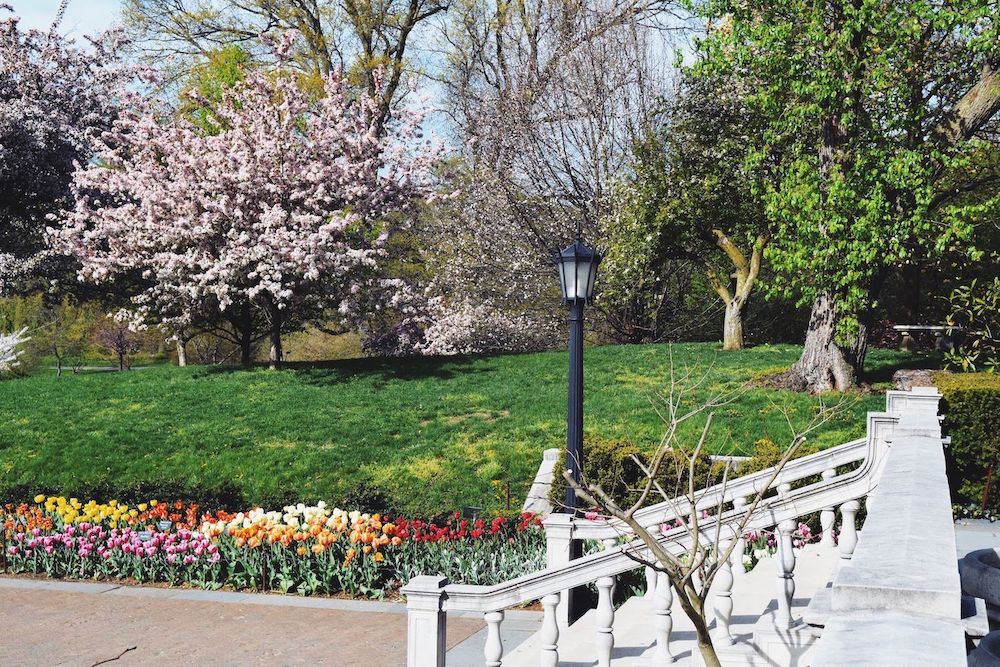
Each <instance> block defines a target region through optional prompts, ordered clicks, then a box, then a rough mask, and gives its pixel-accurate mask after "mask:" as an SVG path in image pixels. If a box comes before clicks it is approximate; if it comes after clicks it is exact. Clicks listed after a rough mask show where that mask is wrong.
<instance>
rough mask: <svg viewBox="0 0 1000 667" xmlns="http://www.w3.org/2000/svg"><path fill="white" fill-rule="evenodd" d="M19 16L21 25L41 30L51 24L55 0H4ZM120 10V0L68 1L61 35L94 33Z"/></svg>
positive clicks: (115, 16)
mask: <svg viewBox="0 0 1000 667" xmlns="http://www.w3.org/2000/svg"><path fill="white" fill-rule="evenodd" d="M5 2H6V3H7V4H9V5H11V6H12V7H14V13H15V14H16V15H17V16H19V17H21V27H23V28H38V29H40V30H44V29H46V28H48V27H49V26H50V25H52V19H53V18H55V15H56V10H57V9H58V8H59V0H5ZM120 11H121V0H70V3H69V9H68V10H67V11H66V18H65V19H64V20H63V22H62V26H61V27H60V29H59V32H61V33H62V34H64V35H69V36H71V37H77V38H79V37H82V36H83V35H96V34H98V33H100V32H101V31H102V30H105V29H107V28H110V27H111V25H112V24H113V23H115V22H116V21H117V20H118V18H119V14H120Z"/></svg>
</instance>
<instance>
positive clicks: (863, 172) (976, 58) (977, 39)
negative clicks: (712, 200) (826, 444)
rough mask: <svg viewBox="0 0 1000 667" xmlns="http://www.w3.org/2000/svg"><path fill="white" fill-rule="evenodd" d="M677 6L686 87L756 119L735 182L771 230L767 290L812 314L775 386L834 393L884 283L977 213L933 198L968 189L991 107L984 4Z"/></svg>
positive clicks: (852, 1) (967, 225) (990, 23)
mask: <svg viewBox="0 0 1000 667" xmlns="http://www.w3.org/2000/svg"><path fill="white" fill-rule="evenodd" d="M693 7H694V9H695V10H696V11H697V12H698V13H699V14H700V15H701V16H702V17H703V18H704V19H706V20H707V22H708V25H709V30H708V33H707V35H706V36H705V37H704V38H703V39H701V40H700V41H699V43H698V54H699V61H698V63H697V64H696V65H695V66H694V67H693V72H694V74H696V75H698V76H708V77H718V76H737V77H740V78H741V79H743V80H744V81H745V82H746V85H747V90H748V95H747V97H746V101H747V104H748V106H749V107H750V109H751V111H752V112H754V113H755V114H756V115H758V116H759V117H760V118H763V119H764V125H763V127H762V128H761V131H760V132H755V133H752V134H750V135H748V136H747V145H748V156H747V160H746V168H747V169H748V170H749V171H751V172H759V173H760V174H762V175H764V176H765V177H762V178H758V179H755V181H754V182H755V187H756V188H757V190H758V192H759V195H760V196H761V198H762V200H763V202H764V206H765V210H766V212H767V215H768V218H769V219H770V220H771V221H772V223H773V229H772V238H771V242H770V245H769V248H768V252H767V256H768V260H769V264H770V267H771V268H772V269H773V270H774V271H775V277H774V280H773V281H772V282H771V289H772V290H773V291H774V292H775V293H778V294H782V295H786V296H794V297H795V298H797V299H798V300H799V302H800V303H803V304H806V303H811V304H812V315H811V319H810V324H809V327H808V331H807V334H806V341H805V347H804V350H803V354H802V357H801V358H800V360H799V361H798V362H797V363H796V364H795V365H794V366H793V367H792V369H791V371H790V374H789V380H790V384H791V385H793V386H795V387H797V388H800V389H808V390H811V391H823V390H829V389H844V388H847V387H850V386H852V385H854V383H855V382H856V379H857V374H858V372H859V371H860V370H861V369H862V368H863V363H864V357H865V351H866V349H867V325H868V324H869V323H870V317H871V313H872V312H873V306H875V305H876V304H877V301H878V297H879V294H880V292H881V289H882V285H883V284H884V282H885V279H886V277H887V276H888V275H889V274H890V273H891V272H892V271H894V270H897V269H898V268H899V267H900V266H901V265H903V264H904V263H905V262H907V261H908V260H909V259H910V258H911V257H913V256H914V255H915V254H916V253H923V254H925V255H929V254H933V253H937V252H939V251H940V250H942V249H943V248H946V247H949V246H952V245H954V244H956V243H962V242H964V240H965V239H967V238H968V237H969V236H970V235H971V228H972V226H973V225H974V224H975V222H976V220H977V218H978V217H979V216H981V215H983V214H984V212H986V211H988V210H990V207H991V204H990V203H989V202H983V201H980V202H968V201H964V202H962V203H961V204H958V205H956V204H954V202H950V201H948V200H947V199H942V198H941V196H940V195H941V194H942V192H944V191H946V190H951V189H954V188H956V187H959V188H963V189H975V188H977V187H978V184H977V183H976V182H975V179H974V178H973V179H972V180H965V175H966V174H967V171H968V170H967V169H966V167H967V166H968V165H970V164H972V163H974V162H975V160H976V155H977V149H978V148H979V147H980V146H981V144H982V141H983V138H984V136H983V131H984V128H985V127H986V126H987V124H988V123H989V121H990V119H991V118H992V117H993V116H994V115H995V114H996V112H997V109H998V108H1000V72H998V69H997V66H998V58H1000V49H998V46H997V44H998V41H997V21H996V17H997V16H998V12H997V5H996V2H995V1H993V0H976V1H970V2H964V3H959V4H956V5H952V4H942V3H940V2H936V1H933V0H915V1H909V2H901V1H888V2H887V1H886V0H849V1H848V0H824V1H822V2H804V1H802V0H791V1H789V0H765V1H764V2H755V3H742V2H731V1H729V0H722V1H717V0H707V1H704V2H701V1H698V0H695V2H693ZM946 174H947V175H948V178H947V179H945V178H944V175H946ZM956 179H957V180H959V181H960V182H956ZM970 255H971V256H972V257H973V258H974V257H975V253H974V252H972V251H970Z"/></svg>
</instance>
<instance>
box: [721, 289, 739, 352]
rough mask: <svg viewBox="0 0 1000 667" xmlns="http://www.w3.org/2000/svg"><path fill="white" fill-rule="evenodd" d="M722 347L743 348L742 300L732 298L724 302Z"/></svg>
mask: <svg viewBox="0 0 1000 667" xmlns="http://www.w3.org/2000/svg"><path fill="white" fill-rule="evenodd" d="M722 349H723V350H742V349H743V302H742V301H739V300H738V299H732V300H730V301H729V303H727V304H726V317H725V320H723V325H722Z"/></svg>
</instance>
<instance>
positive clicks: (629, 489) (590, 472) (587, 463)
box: [549, 435, 722, 508]
mask: <svg viewBox="0 0 1000 667" xmlns="http://www.w3.org/2000/svg"><path fill="white" fill-rule="evenodd" d="M583 451H584V459H583V473H584V478H585V479H586V480H587V481H588V482H591V483H597V484H600V485H601V488H603V489H604V490H605V491H607V493H608V495H610V496H611V497H612V498H613V499H614V500H615V501H616V502H618V503H619V504H620V505H624V504H626V503H627V504H629V505H631V504H632V503H634V502H635V501H636V500H638V498H639V494H640V492H641V486H642V483H643V482H644V480H645V475H644V474H643V472H642V469H641V468H639V466H637V465H636V464H635V461H634V460H633V459H632V456H633V455H635V456H636V457H637V458H638V459H639V460H640V461H642V462H643V464H646V463H648V462H649V460H650V456H651V453H650V452H647V451H645V450H643V449H641V448H640V447H638V446H637V445H635V444H634V443H631V442H628V441H627V440H615V439H610V438H601V437H598V436H592V435H587V436H586V437H585V438H584V443H583ZM565 469H566V450H565V449H563V451H562V454H561V455H560V456H559V461H558V462H557V463H556V467H555V477H554V478H553V480H552V488H551V490H550V491H549V500H550V501H551V502H552V506H553V507H556V508H559V507H562V506H563V504H564V503H565V498H566V483H565V482H564V481H563V478H562V471H563V470H565ZM688 477H689V467H688V464H687V462H686V460H685V458H684V456H683V455H682V454H681V453H680V452H676V453H675V454H674V455H673V456H670V457H668V458H667V459H665V460H664V462H663V464H662V465H661V466H660V471H659V474H658V475H657V479H658V481H659V482H660V485H661V486H662V487H663V489H664V490H665V491H667V492H668V493H670V492H674V496H677V495H681V494H683V493H684V492H685V491H686V489H687V480H688ZM695 480H696V486H697V487H698V488H701V487H704V486H709V485H711V484H714V483H716V482H719V481H721V480H722V467H721V465H713V463H712V460H711V458H709V456H708V455H707V454H703V455H701V456H699V457H698V460H697V461H696V462H695ZM661 500H662V498H661V497H660V494H659V493H658V492H657V491H655V490H654V491H653V492H652V493H651V494H650V495H649V497H648V498H647V503H648V504H654V503H657V502H660V501H661Z"/></svg>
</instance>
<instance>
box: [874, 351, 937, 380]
mask: <svg viewBox="0 0 1000 667" xmlns="http://www.w3.org/2000/svg"><path fill="white" fill-rule="evenodd" d="M940 369H941V353H940V352H916V353H914V354H912V355H910V356H907V357H904V358H895V359H879V360H875V359H873V360H872V361H871V362H870V363H868V364H866V367H865V375H864V378H863V380H864V381H865V382H867V383H868V384H876V383H879V382H892V376H893V374H894V373H895V372H896V371H900V370H931V371H936V370H940Z"/></svg>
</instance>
